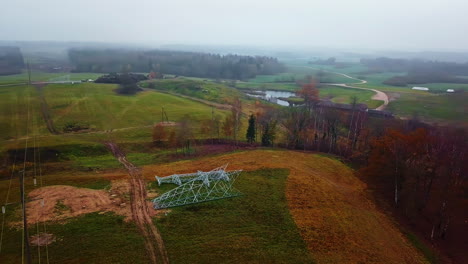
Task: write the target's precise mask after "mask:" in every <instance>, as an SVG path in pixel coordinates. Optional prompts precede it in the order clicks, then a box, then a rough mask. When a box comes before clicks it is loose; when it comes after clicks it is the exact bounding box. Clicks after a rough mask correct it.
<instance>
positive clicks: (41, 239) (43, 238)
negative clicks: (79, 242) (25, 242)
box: [29, 233, 55, 247]
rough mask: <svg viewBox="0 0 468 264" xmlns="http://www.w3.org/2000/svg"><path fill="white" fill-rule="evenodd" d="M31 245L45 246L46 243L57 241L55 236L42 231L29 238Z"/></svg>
mask: <svg viewBox="0 0 468 264" xmlns="http://www.w3.org/2000/svg"><path fill="white" fill-rule="evenodd" d="M29 241H30V243H31V245H33V246H39V247H43V246H46V245H50V244H52V243H54V242H55V236H54V235H52V234H48V233H40V234H37V235H34V236H31V239H30V240H29Z"/></svg>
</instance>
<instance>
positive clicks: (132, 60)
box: [68, 49, 285, 80]
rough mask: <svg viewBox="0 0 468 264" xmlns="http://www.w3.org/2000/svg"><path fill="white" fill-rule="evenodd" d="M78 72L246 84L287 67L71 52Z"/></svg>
mask: <svg viewBox="0 0 468 264" xmlns="http://www.w3.org/2000/svg"><path fill="white" fill-rule="evenodd" d="M68 56H69V59H70V62H71V63H72V64H73V66H74V71H75V72H121V71H125V70H127V71H132V72H158V73H164V74H173V75H182V76H193V77H201V78H221V79H238V80H244V79H248V78H253V77H255V76H256V75H259V74H277V73H281V72H284V71H285V66H284V65H283V64H281V63H279V62H278V60H277V59H276V58H272V57H265V56H255V57H253V56H240V55H231V54H230V55H219V54H210V53H200V52H183V51H168V50H150V51H137V50H124V49H105V50H102V49H101V50H98V49H70V50H69V51H68Z"/></svg>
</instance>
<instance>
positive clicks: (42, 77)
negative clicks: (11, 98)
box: [0, 71, 102, 85]
mask: <svg viewBox="0 0 468 264" xmlns="http://www.w3.org/2000/svg"><path fill="white" fill-rule="evenodd" d="M65 75H70V80H72V81H80V80H83V79H93V80H95V79H96V78H98V77H99V76H101V75H102V74H100V73H68V72H67V73H65V72H59V73H49V72H42V71H32V72H31V80H32V81H35V82H38V81H48V80H49V79H53V78H58V77H62V76H65ZM25 82H28V73H27V72H26V71H25V72H23V73H21V74H14V75H6V76H0V85H6V84H15V83H25Z"/></svg>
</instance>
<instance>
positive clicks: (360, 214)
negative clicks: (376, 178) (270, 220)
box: [143, 150, 425, 263]
mask: <svg viewBox="0 0 468 264" xmlns="http://www.w3.org/2000/svg"><path fill="white" fill-rule="evenodd" d="M226 163H229V167H228V169H229V170H235V169H243V170H247V171H251V170H257V169H260V168H286V169H289V170H290V175H289V177H288V180H287V186H286V198H287V200H288V205H289V209H290V212H291V215H292V216H293V218H294V221H295V223H296V225H297V226H298V228H299V230H300V233H301V236H302V237H303V239H304V241H305V242H306V244H307V247H308V249H309V250H310V252H311V254H312V256H313V258H314V260H315V261H316V262H317V263H425V260H424V258H423V257H422V256H421V254H419V252H418V251H417V250H416V249H415V248H413V247H412V246H411V244H410V243H409V242H408V241H407V240H406V238H405V237H404V236H403V234H402V233H401V232H400V231H399V230H398V228H397V227H396V226H395V224H394V223H393V222H392V220H390V219H389V218H388V217H387V216H386V215H384V214H383V213H381V212H380V211H378V210H377V209H376V207H375V205H374V203H373V202H372V200H371V199H370V198H369V197H368V196H367V195H366V192H365V190H366V185H365V184H364V183H363V182H362V181H360V180H359V179H358V178H356V177H355V176H354V174H353V171H352V170H351V169H350V168H349V167H347V166H346V165H344V164H343V163H341V162H339V161H336V160H333V159H330V158H327V157H323V156H320V155H317V154H311V153H302V152H294V151H273V150H255V151H247V152H239V153H234V154H227V155H222V156H216V157H209V158H202V159H198V160H189V161H180V162H174V163H169V164H164V165H151V166H145V167H144V168H143V175H144V176H145V177H146V178H147V179H149V180H152V181H153V180H154V176H155V175H158V176H166V175H170V174H174V173H188V172H195V171H197V170H204V171H206V170H211V169H213V168H215V167H218V166H221V165H224V164H226ZM239 180H242V176H241V177H240V178H239ZM241 191H242V190H241Z"/></svg>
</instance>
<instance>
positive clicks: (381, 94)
mask: <svg viewBox="0 0 468 264" xmlns="http://www.w3.org/2000/svg"><path fill="white" fill-rule="evenodd" d="M301 67H304V68H309V69H313V70H321V71H324V72H328V73H333V74H338V75H341V76H343V77H346V78H348V79H351V80H355V81H357V82H356V83H351V84H365V83H367V81H366V80H361V79H358V78H354V77H351V76H349V75H347V74H344V73H340V72H333V71H326V70H323V69H318V68H314V67H308V66H301ZM329 85H333V86H339V87H344V88H352V89H360V90H368V91H372V92H374V93H375V95H374V96H372V99H373V100H378V101H383V104H382V105H380V106H379V107H377V108H375V110H379V111H382V110H384V109H385V108H386V107H387V105H388V102H389V99H388V95H387V94H386V93H384V92H382V91H379V90H376V89H371V88H363V87H356V86H352V85H348V84H346V83H332V84H329Z"/></svg>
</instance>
